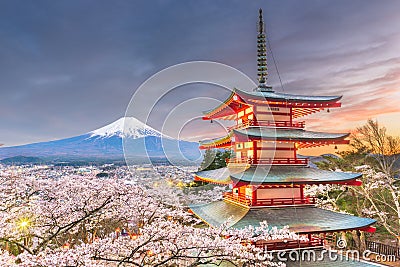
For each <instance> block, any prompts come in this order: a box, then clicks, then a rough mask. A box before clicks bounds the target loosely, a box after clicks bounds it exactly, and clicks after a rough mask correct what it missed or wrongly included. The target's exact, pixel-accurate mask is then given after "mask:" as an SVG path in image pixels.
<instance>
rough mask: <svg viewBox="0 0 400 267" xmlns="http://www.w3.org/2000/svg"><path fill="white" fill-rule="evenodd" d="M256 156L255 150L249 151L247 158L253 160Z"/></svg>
mask: <svg viewBox="0 0 400 267" xmlns="http://www.w3.org/2000/svg"><path fill="white" fill-rule="evenodd" d="M253 156H254V151H253V150H247V158H253Z"/></svg>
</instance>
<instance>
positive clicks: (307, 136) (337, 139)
mask: <svg viewBox="0 0 400 267" xmlns="http://www.w3.org/2000/svg"><path fill="white" fill-rule="evenodd" d="M232 136H234V137H235V141H236V142H247V141H250V140H251V141H256V140H264V141H278V142H279V141H281V142H295V143H297V144H298V147H297V148H299V149H300V148H309V147H317V146H324V145H329V144H348V143H349V142H350V141H349V140H345V138H346V137H348V136H349V133H325V132H313V131H306V130H303V129H281V128H270V127H266V126H250V127H248V128H245V129H233V130H232V131H231V132H230V133H229V134H227V135H225V136H223V137H219V138H215V139H210V140H204V141H200V149H208V148H225V147H230V146H231V145H232V143H231V137H232Z"/></svg>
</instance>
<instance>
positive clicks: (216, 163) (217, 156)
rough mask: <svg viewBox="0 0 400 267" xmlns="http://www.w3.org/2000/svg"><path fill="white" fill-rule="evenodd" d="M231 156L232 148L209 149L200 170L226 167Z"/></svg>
mask: <svg viewBox="0 0 400 267" xmlns="http://www.w3.org/2000/svg"><path fill="white" fill-rule="evenodd" d="M230 156H231V151H230V150H224V151H220V150H215V149H207V150H206V152H205V154H204V159H203V162H202V163H201V165H200V170H202V171H208V170H215V169H219V168H223V167H226V159H228V158H230Z"/></svg>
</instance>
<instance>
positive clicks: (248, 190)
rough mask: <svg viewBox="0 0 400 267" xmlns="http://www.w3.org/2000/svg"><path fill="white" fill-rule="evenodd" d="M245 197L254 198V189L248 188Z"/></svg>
mask: <svg viewBox="0 0 400 267" xmlns="http://www.w3.org/2000/svg"><path fill="white" fill-rule="evenodd" d="M245 196H246V198H252V197H253V188H251V187H246V190H245Z"/></svg>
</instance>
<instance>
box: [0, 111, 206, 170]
mask: <svg viewBox="0 0 400 267" xmlns="http://www.w3.org/2000/svg"><path fill="white" fill-rule="evenodd" d="M124 153H125V155H126V156H127V157H128V159H129V161H130V162H136V161H138V162H149V160H147V159H148V158H151V159H166V158H167V159H168V160H170V161H171V160H172V161H186V162H187V161H192V160H196V159H199V158H200V157H201V154H200V152H199V149H198V144H197V143H195V142H187V141H182V140H177V139H173V138H171V137H168V136H165V135H162V133H160V132H159V131H157V130H155V129H153V128H151V127H150V126H148V125H146V124H144V123H142V122H141V121H139V120H138V119H136V118H133V117H123V118H120V119H119V120H117V121H115V122H113V123H111V124H109V125H106V126H104V127H102V128H99V129H97V130H94V131H91V132H89V133H86V134H83V135H79V136H76V137H71V138H67V139H61V140H56V141H49V142H40V143H33V144H27V145H21V146H14V147H1V148H0V159H4V158H10V157H17V156H24V157H39V158H41V159H43V160H44V161H65V160H91V161H93V160H102V161H106V160H123V159H124Z"/></svg>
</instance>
